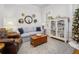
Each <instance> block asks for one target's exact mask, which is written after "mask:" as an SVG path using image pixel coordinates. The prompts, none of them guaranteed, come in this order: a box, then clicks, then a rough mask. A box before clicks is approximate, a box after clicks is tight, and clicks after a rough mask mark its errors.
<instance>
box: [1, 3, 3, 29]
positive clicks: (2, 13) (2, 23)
mask: <svg viewBox="0 0 79 59" xmlns="http://www.w3.org/2000/svg"><path fill="white" fill-rule="evenodd" d="M1 27H3V5H0V28H1Z"/></svg>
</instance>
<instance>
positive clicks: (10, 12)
mask: <svg viewBox="0 0 79 59" xmlns="http://www.w3.org/2000/svg"><path fill="white" fill-rule="evenodd" d="M4 13H5V14H4V25H6V23H7V22H8V21H12V22H13V23H14V26H15V27H24V26H28V27H29V26H36V25H40V24H41V9H40V8H39V7H37V6H33V5H28V4H27V5H16V4H15V5H4ZM22 13H24V14H25V15H30V16H32V14H35V15H36V17H35V19H37V21H38V22H37V23H36V24H35V23H34V22H32V23H31V24H27V23H23V24H19V23H18V20H19V19H20V18H24V17H22V16H21V14H22Z"/></svg>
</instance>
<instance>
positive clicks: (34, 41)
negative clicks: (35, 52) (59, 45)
mask: <svg viewBox="0 0 79 59" xmlns="http://www.w3.org/2000/svg"><path fill="white" fill-rule="evenodd" d="M46 42H47V35H43V34H42V35H40V36H37V35H34V36H32V37H31V45H32V46H34V47H36V46H38V45H41V44H43V43H46Z"/></svg>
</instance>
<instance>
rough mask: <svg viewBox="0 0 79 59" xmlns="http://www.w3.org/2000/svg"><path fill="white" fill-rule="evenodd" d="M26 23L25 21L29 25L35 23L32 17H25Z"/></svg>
mask: <svg viewBox="0 0 79 59" xmlns="http://www.w3.org/2000/svg"><path fill="white" fill-rule="evenodd" d="M24 21H25V22H26V23H27V24H31V23H32V21H33V19H32V17H31V16H25V18H24Z"/></svg>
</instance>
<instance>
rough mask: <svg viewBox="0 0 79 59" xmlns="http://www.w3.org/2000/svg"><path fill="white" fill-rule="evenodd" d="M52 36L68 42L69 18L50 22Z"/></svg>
mask: <svg viewBox="0 0 79 59" xmlns="http://www.w3.org/2000/svg"><path fill="white" fill-rule="evenodd" d="M49 25H50V30H48V31H50V36H51V37H55V38H58V39H61V40H63V41H65V42H66V41H67V40H68V18H56V19H53V20H51V21H50V22H49Z"/></svg>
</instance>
